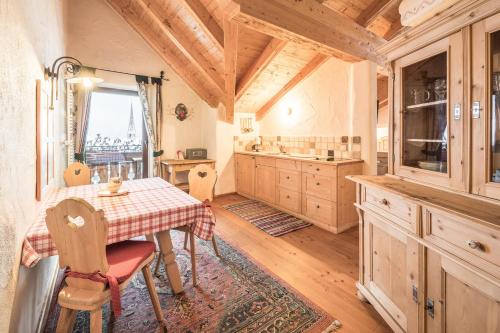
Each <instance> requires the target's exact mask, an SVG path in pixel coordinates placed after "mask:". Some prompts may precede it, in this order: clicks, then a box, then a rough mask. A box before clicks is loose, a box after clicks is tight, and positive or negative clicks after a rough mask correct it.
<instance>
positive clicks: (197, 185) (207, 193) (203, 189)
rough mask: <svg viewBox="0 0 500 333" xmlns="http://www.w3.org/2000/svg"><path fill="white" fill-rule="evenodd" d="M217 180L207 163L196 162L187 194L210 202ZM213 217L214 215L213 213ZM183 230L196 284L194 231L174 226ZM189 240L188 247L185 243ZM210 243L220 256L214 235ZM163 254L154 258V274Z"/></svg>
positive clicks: (191, 172)
mask: <svg viewBox="0 0 500 333" xmlns="http://www.w3.org/2000/svg"><path fill="white" fill-rule="evenodd" d="M216 181H217V172H216V171H215V170H214V169H213V168H212V167H210V166H209V165H207V164H198V165H197V166H195V167H194V168H192V169H191V170H190V171H189V174H188V182H189V195H191V196H193V197H195V198H196V199H198V200H200V201H202V202H204V201H209V202H211V201H212V200H213V199H214V187H215V183H216ZM214 218H215V215H214ZM175 230H179V231H182V232H184V249H186V250H189V251H190V255H191V272H192V273H191V274H192V279H193V285H194V286H196V285H197V280H196V251H195V238H194V233H193V231H192V230H191V228H190V226H189V225H186V226H182V227H178V228H175ZM188 241H189V248H188V247H187V243H188ZM212 245H213V247H214V252H215V254H216V255H217V256H218V257H220V253H219V249H218V247H217V242H216V240H215V235H214V236H213V237H212ZM162 257H163V256H162V255H159V256H158V258H157V260H156V266H155V271H154V274H155V275H156V274H157V273H158V268H159V267H160V262H161V258H162Z"/></svg>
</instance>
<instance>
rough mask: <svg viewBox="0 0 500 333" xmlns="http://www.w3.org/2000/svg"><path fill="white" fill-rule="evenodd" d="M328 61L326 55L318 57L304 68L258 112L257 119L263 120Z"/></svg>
mask: <svg viewBox="0 0 500 333" xmlns="http://www.w3.org/2000/svg"><path fill="white" fill-rule="evenodd" d="M327 60H328V56H326V55H324V54H318V55H316V56H315V57H314V58H313V59H312V60H311V61H310V62H309V63H308V64H307V65H305V66H304V68H302V69H301V70H300V72H298V73H297V75H295V76H294V77H293V78H292V79H291V80H290V81H289V82H288V83H287V84H286V85H285V86H284V87H283V88H281V90H280V91H278V93H277V94H276V95H274V96H273V97H272V98H271V99H270V100H269V101H267V103H266V104H264V106H262V107H261V108H260V110H259V111H257V114H256V119H257V120H261V119H262V118H263V117H264V116H265V115H266V114H267V113H268V112H269V110H270V109H271V108H272V107H273V106H274V105H275V104H276V103H277V102H278V101H279V100H280V99H281V98H282V97H283V96H285V95H286V94H287V93H288V92H289V91H290V90H291V89H292V88H293V87H295V86H296V85H297V84H298V83H299V82H301V81H302V80H304V79H305V78H307V77H308V76H309V75H311V74H312V73H313V72H314V71H315V70H316V69H317V68H319V66H321V65H322V64H323V63H324V62H325V61H327Z"/></svg>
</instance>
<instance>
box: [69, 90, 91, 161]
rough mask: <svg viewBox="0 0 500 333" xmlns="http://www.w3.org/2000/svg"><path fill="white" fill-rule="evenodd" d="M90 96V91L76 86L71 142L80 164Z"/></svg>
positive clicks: (82, 156)
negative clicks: (73, 144)
mask: <svg viewBox="0 0 500 333" xmlns="http://www.w3.org/2000/svg"><path fill="white" fill-rule="evenodd" d="M91 96H92V89H88V88H84V87H83V85H77V86H76V90H75V97H74V105H75V110H74V122H73V124H74V128H73V142H74V143H75V159H76V160H78V161H81V162H83V160H84V150H85V139H86V137H87V128H88V120H89V113H90V103H91Z"/></svg>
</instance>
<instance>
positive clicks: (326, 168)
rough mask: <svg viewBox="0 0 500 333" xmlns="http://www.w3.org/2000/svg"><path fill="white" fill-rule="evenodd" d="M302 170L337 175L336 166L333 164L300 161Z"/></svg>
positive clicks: (328, 175)
mask: <svg viewBox="0 0 500 333" xmlns="http://www.w3.org/2000/svg"><path fill="white" fill-rule="evenodd" d="M302 172H307V173H312V174H315V175H322V176H327V177H336V176H337V167H336V166H334V165H324V164H320V163H311V162H302Z"/></svg>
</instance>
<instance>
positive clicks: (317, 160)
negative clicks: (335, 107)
mask: <svg viewBox="0 0 500 333" xmlns="http://www.w3.org/2000/svg"><path fill="white" fill-rule="evenodd" d="M234 153H235V154H242V155H251V156H265V157H273V158H281V159H287V160H296V161H304V162H311V163H318V164H327V165H338V164H342V165H344V164H353V163H360V162H363V160H360V159H350V158H335V159H334V160H333V161H327V160H326V157H323V156H314V155H303V154H293V153H291V154H288V153H286V154H282V153H272V152H255V151H236V152H234ZM300 155H303V156H300Z"/></svg>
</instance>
